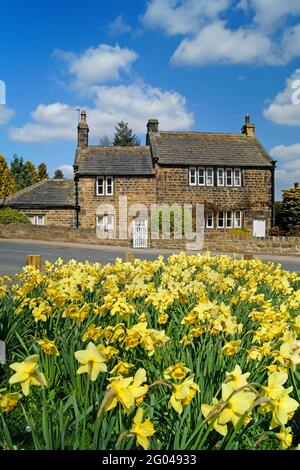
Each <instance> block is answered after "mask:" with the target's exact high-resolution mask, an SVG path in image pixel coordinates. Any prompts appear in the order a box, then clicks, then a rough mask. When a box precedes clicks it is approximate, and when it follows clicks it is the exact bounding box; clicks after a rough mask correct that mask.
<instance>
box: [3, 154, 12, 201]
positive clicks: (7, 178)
mask: <svg viewBox="0 0 300 470" xmlns="http://www.w3.org/2000/svg"><path fill="white" fill-rule="evenodd" d="M14 189H15V185H14V180H13V177H12V175H11V172H10V170H9V167H8V165H7V162H6V160H5V158H4V157H2V155H0V200H1V199H2V200H4V201H5V199H6V198H7V197H8V196H9V195H10V194H13V192H14Z"/></svg>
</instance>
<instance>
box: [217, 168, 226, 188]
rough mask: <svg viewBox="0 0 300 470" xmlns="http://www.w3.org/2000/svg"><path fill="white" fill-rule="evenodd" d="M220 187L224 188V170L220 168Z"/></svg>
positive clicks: (218, 172)
mask: <svg viewBox="0 0 300 470" xmlns="http://www.w3.org/2000/svg"><path fill="white" fill-rule="evenodd" d="M217 174H218V186H224V168H218V171H217Z"/></svg>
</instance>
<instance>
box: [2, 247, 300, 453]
mask: <svg viewBox="0 0 300 470" xmlns="http://www.w3.org/2000/svg"><path fill="white" fill-rule="evenodd" d="M299 306H300V278H299V276H297V275H296V274H292V273H287V272H285V271H283V270H282V269H281V268H280V267H278V266H274V265H273V264H272V263H269V264H263V263H262V262H261V261H259V260H251V261H246V260H237V259H232V258H229V257H226V256H219V257H210V255H209V254H206V255H205V256H200V255H197V256H186V255H184V254H180V255H173V256H171V257H170V258H169V259H168V260H167V261H164V260H163V258H158V260H156V261H154V262H150V261H141V260H136V261H135V262H134V263H133V264H131V263H122V262H121V261H120V260H117V261H116V263H115V264H114V265H110V264H108V265H105V266H103V265H101V264H93V265H92V264H90V263H88V262H86V263H85V264H82V263H77V262H75V261H70V262H69V263H67V264H63V262H62V261H61V260H58V261H57V262H56V263H55V264H54V265H53V264H50V263H46V269H45V271H44V272H40V271H36V270H35V269H33V268H30V267H27V268H25V269H24V272H23V273H22V274H20V275H18V276H17V278H16V280H15V282H12V281H11V280H10V279H9V278H4V279H2V280H0V339H2V340H4V341H5V342H6V348H7V364H6V365H5V366H3V365H2V366H1V365H0V419H1V423H2V425H1V427H0V446H2V447H3V448H9V449H13V448H16V449H105V450H109V449H115V448H118V449H135V448H141V447H142V448H144V449H148V448H149V449H156V450H159V449H162V450H166V449H184V450H188V449H190V450H195V449H286V448H290V447H292V448H295V447H297V445H298V444H299V441H300V421H299V408H298V407H299V404H298V403H299V401H300V375H299V363H300V343H299V341H297V337H298V336H299V333H300V315H299Z"/></svg>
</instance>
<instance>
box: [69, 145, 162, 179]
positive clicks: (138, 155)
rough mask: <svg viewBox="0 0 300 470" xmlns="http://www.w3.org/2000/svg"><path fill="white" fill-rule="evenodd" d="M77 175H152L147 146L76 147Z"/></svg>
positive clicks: (75, 163)
mask: <svg viewBox="0 0 300 470" xmlns="http://www.w3.org/2000/svg"><path fill="white" fill-rule="evenodd" d="M74 165H78V173H79V175H103V176H105V175H111V176H152V175H154V169H153V165H152V159H151V153H150V148H149V147H87V148H85V149H77V151H76V156H75V162H74Z"/></svg>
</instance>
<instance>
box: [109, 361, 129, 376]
mask: <svg viewBox="0 0 300 470" xmlns="http://www.w3.org/2000/svg"><path fill="white" fill-rule="evenodd" d="M132 367H134V366H133V364H130V363H129V362H123V361H119V362H118V364H116V365H115V367H114V368H113V369H112V370H111V371H110V374H112V375H126V374H128V372H129V370H130V369H132Z"/></svg>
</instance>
